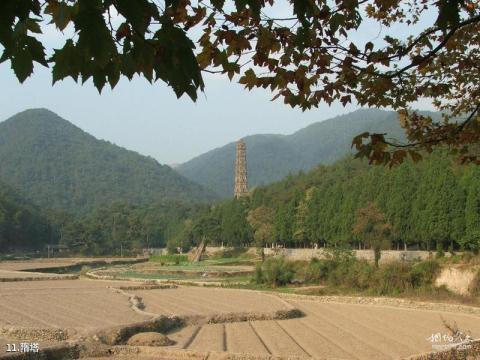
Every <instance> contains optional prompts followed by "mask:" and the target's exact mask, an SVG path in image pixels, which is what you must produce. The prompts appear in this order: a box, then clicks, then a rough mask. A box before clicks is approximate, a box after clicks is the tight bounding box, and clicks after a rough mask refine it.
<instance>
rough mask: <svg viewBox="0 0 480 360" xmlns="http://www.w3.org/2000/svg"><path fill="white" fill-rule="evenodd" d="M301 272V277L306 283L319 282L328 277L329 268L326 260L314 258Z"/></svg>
mask: <svg viewBox="0 0 480 360" xmlns="http://www.w3.org/2000/svg"><path fill="white" fill-rule="evenodd" d="M299 272H300V273H301V274H300V276H299V279H301V280H302V281H303V282H304V283H306V284H318V283H320V282H322V281H325V280H326V279H327V277H328V272H329V269H328V264H327V263H326V261H325V260H318V259H317V258H313V259H311V260H310V262H308V264H306V265H305V266H304V267H303V268H302V269H300V270H299Z"/></svg>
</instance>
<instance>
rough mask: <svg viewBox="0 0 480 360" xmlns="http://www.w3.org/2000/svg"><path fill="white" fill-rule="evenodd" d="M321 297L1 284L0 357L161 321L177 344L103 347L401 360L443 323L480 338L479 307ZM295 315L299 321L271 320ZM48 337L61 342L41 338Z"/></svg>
mask: <svg viewBox="0 0 480 360" xmlns="http://www.w3.org/2000/svg"><path fill="white" fill-rule="evenodd" d="M0 268H1V266H0ZM9 271H17V270H16V269H15V270H14V269H10V270H9ZM132 299H134V300H135V301H136V305H133V306H132ZM326 299H327V298H316V297H306V296H287V295H276V294H274V293H263V292H258V291H250V290H234V289H222V288H205V287H186V286H181V287H177V288H166V289H163V288H162V289H160V288H158V286H150V285H146V284H144V283H141V282H126V281H104V280H90V279H77V280H63V279H58V280H43V281H12V282H1V283H0V346H1V349H0V358H1V357H2V355H4V354H5V353H4V351H5V347H6V344H7V343H9V342H13V341H20V339H22V340H29V341H34V340H39V341H38V342H40V346H41V347H42V346H43V347H47V346H49V345H51V344H54V343H55V341H70V342H81V341H85V339H86V337H87V336H91V335H92V334H97V333H99V332H100V331H106V329H107V330H108V329H122V328H128V327H129V326H130V328H131V327H132V325H131V324H132V323H140V324H144V323H148V322H149V321H151V320H152V318H158V316H160V315H163V316H171V315H176V316H177V317H179V318H181V319H188V321H187V320H185V322H184V326H183V327H181V328H177V329H172V330H171V331H169V332H168V334H167V335H168V336H169V337H170V339H172V340H174V341H175V344H174V345H171V346H168V347H163V348H151V347H150V348H147V347H139V348H131V347H129V346H126V345H121V344H125V342H119V343H118V345H112V344H109V345H108V346H111V349H112V350H111V351H110V352H109V353H111V354H113V355H111V356H110V358H112V359H113V358H118V359H123V358H125V359H127V358H132V356H133V355H131V354H132V351H133V352H134V353H135V354H136V355H135V357H140V358H144V359H147V358H157V359H162V358H165V359H174V358H192V359H193V358H195V359H197V358H198V359H204V358H207V357H208V358H209V359H216V358H218V359H220V358H225V356H228V357H230V358H271V357H280V358H302V359H306V358H321V359H325V358H327V359H398V358H404V357H408V356H411V355H415V354H419V353H424V352H429V351H432V342H431V341H430V340H429V339H428V338H429V337H431V335H432V334H436V333H440V334H448V330H447V329H446V327H445V325H444V321H446V322H448V323H449V324H453V323H456V324H457V326H458V328H459V329H461V330H462V331H464V332H466V331H469V332H471V335H472V337H473V338H480V309H475V308H469V307H459V306H453V305H452V306H450V305H435V304H427V305H426V304H417V303H414V302H405V303H398V304H397V303H389V302H388V301H384V300H379V301H360V300H358V301H357V300H351V301H344V300H342V299H341V298H338V299H333V300H332V299H330V300H328V301H327V300H326ZM362 302H363V303H362ZM139 304H140V305H141V306H140V305H139ZM292 309H298V310H301V312H303V314H304V316H302V317H296V318H289V319H284V318H282V317H277V315H276V314H279V313H281V312H282V311H283V312H285V311H288V310H290V311H291V310H292ZM245 314H247V315H248V316H246V317H245ZM237 315H242V316H237ZM249 316H250V317H249ZM192 319H195V320H192ZM212 319H214V321H213V320H212ZM259 319H263V320H259ZM209 321H210V322H212V321H213V322H214V323H209ZM49 331H52V334H57V335H58V333H59V332H60V333H61V334H64V338H61V337H59V338H55V336H53V335H52V336H50V338H49V336H44V335H45V334H47V335H48V334H49ZM138 331H140V330H137V332H138ZM37 335H38V336H39V339H36V338H35V336H37ZM40 335H42V336H40ZM57 337H58V336H57ZM89 339H90V338H89ZM96 339H97V340H96V341H99V340H98V338H96ZM100 340H101V337H100ZM105 346H107V345H105ZM129 349H130V350H129ZM132 349H133V350H132ZM235 354H236V355H235ZM242 354H243V355H242ZM80 356H83V355H82V354H80ZM84 356H87V355H84ZM92 356H93V355H92V354H88V357H89V358H92ZM102 356H105V354H102ZM107 358H108V357H107Z"/></svg>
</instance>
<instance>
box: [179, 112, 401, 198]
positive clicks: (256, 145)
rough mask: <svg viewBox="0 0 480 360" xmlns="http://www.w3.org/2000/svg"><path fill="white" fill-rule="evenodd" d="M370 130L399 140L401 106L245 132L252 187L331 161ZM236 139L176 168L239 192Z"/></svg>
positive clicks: (215, 187)
mask: <svg viewBox="0 0 480 360" xmlns="http://www.w3.org/2000/svg"><path fill="white" fill-rule="evenodd" d="M365 131H374V132H381V133H387V134H388V136H389V137H392V138H395V139H397V140H401V139H403V136H404V134H403V131H402V129H401V127H400V124H399V122H398V117H397V114H396V113H395V112H389V111H382V110H373V109H368V110H358V111H355V112H352V113H350V114H347V115H342V116H338V117H336V118H333V119H329V120H325V121H322V122H319V123H315V124H312V125H310V126H308V127H306V128H304V129H302V130H299V131H297V132H296V133H294V134H292V135H287V136H283V135H254V136H248V137H246V138H245V142H246V144H247V162H248V176H249V187H250V188H252V187H256V186H261V185H266V184H269V183H271V182H274V181H278V180H280V179H282V178H283V177H285V176H286V175H288V174H294V173H297V172H298V171H300V170H304V171H305V170H310V169H312V168H313V167H315V166H316V165H318V164H330V163H333V162H334V161H336V160H338V159H340V158H342V157H343V156H345V155H346V154H348V153H350V152H351V144H352V138H353V137H354V136H355V135H358V134H360V133H362V132H365ZM234 163H235V144H234V143H230V144H228V145H225V146H223V147H221V148H218V149H214V150H212V151H209V152H207V153H205V154H203V155H200V156H198V157H196V158H194V159H192V160H190V161H188V162H186V163H184V164H182V165H180V166H179V167H177V168H176V169H175V170H177V171H179V172H180V173H181V174H182V175H184V176H186V177H187V178H189V179H192V180H194V181H196V182H198V183H199V184H201V185H203V186H205V187H207V188H209V189H211V190H212V191H215V192H216V193H217V194H218V195H220V196H221V197H223V198H228V197H232V196H233V182H234V180H233V179H234Z"/></svg>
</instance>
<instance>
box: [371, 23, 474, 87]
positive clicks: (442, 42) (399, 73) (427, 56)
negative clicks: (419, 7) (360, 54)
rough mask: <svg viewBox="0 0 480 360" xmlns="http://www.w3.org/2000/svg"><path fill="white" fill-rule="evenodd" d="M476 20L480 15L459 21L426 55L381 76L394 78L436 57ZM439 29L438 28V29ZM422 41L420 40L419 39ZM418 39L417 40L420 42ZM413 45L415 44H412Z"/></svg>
mask: <svg viewBox="0 0 480 360" xmlns="http://www.w3.org/2000/svg"><path fill="white" fill-rule="evenodd" d="M476 22H480V15H477V16H474V17H471V18H470V19H468V20H465V21H463V22H461V23H459V24H458V25H456V26H454V27H453V28H452V29H451V31H450V32H449V33H447V34H446V35H445V36H444V38H443V40H442V41H441V42H440V44H438V45H437V46H436V47H435V48H434V49H433V50H431V51H430V52H429V53H428V54H426V55H424V56H421V57H420V58H418V59H417V60H413V61H412V62H411V63H410V64H409V65H407V66H405V67H403V68H401V69H399V70H397V71H396V72H394V73H390V74H388V73H387V74H381V75H380V74H379V75H380V76H382V77H386V78H390V79H391V78H394V77H397V76H399V75H401V74H402V73H404V72H405V71H407V70H409V69H411V68H413V67H415V66H418V65H420V64H422V63H424V62H425V61H426V60H428V59H430V58H432V57H434V56H435V55H436V54H437V53H438V52H439V51H440V50H441V49H442V48H443V47H444V46H445V45H446V44H447V42H448V41H449V40H450V39H451V37H452V36H453V35H454V34H455V33H456V32H457V31H458V30H459V29H460V28H462V27H464V26H467V25H471V24H474V23H476ZM437 31H438V29H437ZM418 41H420V40H418ZM418 41H417V42H418ZM412 47H413V46H412Z"/></svg>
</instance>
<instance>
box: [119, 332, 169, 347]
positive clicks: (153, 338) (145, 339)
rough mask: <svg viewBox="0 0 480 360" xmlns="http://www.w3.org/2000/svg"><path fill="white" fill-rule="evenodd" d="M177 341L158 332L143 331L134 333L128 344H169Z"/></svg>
mask: <svg viewBox="0 0 480 360" xmlns="http://www.w3.org/2000/svg"><path fill="white" fill-rule="evenodd" d="M174 343H175V342H174V341H172V340H170V339H169V338H168V337H167V336H165V335H163V334H160V333H157V332H143V333H138V334H135V335H133V336H132V337H131V338H130V339H128V341H127V344H128V345H132V346H169V345H173V344H174Z"/></svg>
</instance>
